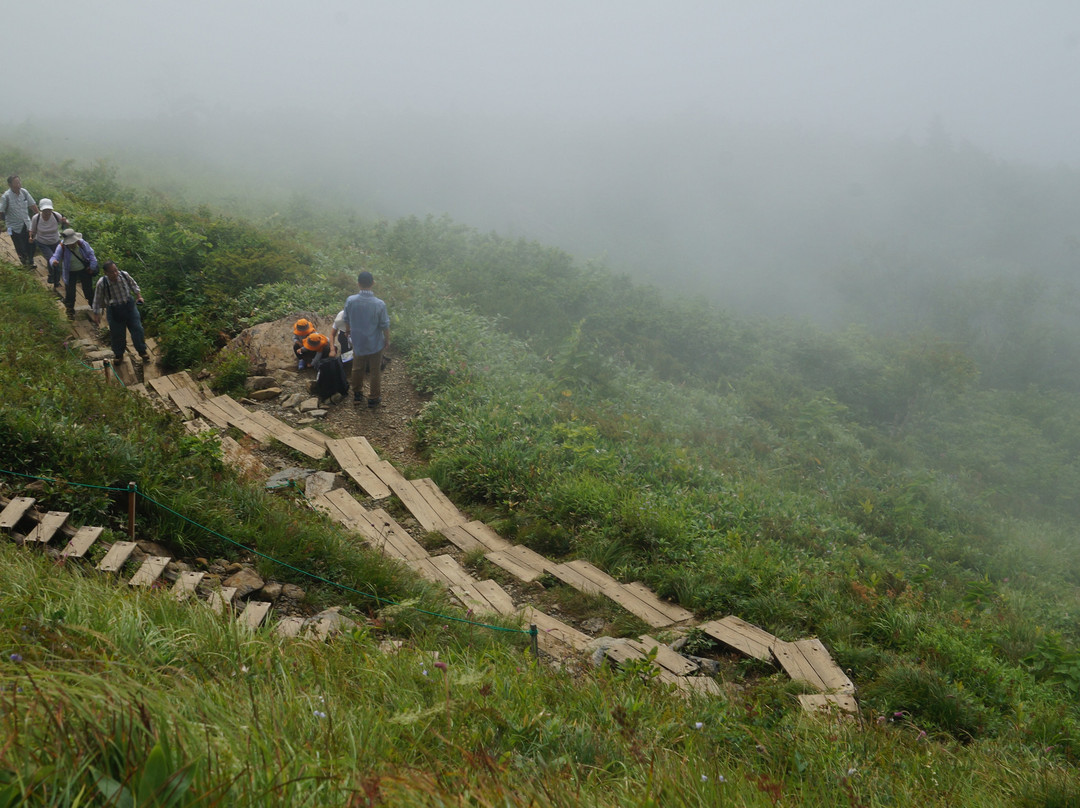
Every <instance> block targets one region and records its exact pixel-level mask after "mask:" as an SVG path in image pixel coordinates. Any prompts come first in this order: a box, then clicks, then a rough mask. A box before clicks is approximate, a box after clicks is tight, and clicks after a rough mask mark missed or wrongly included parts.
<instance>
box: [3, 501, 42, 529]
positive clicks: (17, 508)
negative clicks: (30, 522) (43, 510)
mask: <svg viewBox="0 0 1080 808" xmlns="http://www.w3.org/2000/svg"><path fill="white" fill-rule="evenodd" d="M35 502H37V500H36V499H34V498H33V497H15V498H14V499H12V500H11V502H9V503H8V504H7V505H6V506H5V508H4V510H3V511H0V530H6V531H11V530H12V529H14V527H15V526H16V525H17V524H19V520H21V519H22V518H23V516H25V515H26V512H27V511H28V510H30V509H31V508H32V507H33V506H34V503H35Z"/></svg>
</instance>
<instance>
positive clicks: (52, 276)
mask: <svg viewBox="0 0 1080 808" xmlns="http://www.w3.org/2000/svg"><path fill="white" fill-rule="evenodd" d="M58 246H59V242H57V243H56V244H42V243H41V242H40V241H35V242H34V248H35V249H36V250H37V251H38V252H39V253H41V254H42V255H43V256H45V266H47V267H48V268H49V283H60V268H59V267H54V266H53V265H52V257H53V253H54V252H56V248H57V247H58Z"/></svg>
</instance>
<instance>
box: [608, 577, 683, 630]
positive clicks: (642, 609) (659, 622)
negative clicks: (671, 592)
mask: <svg viewBox="0 0 1080 808" xmlns="http://www.w3.org/2000/svg"><path fill="white" fill-rule="evenodd" d="M604 595H606V596H607V597H609V598H611V599H612V600H613V601H615V602H616V603H618V604H619V605H620V606H622V607H623V608H624V609H626V611H628V612H630V614H632V615H634V616H635V617H639V618H641V619H642V620H644V621H645V622H646V623H648V624H649V625H650V626H652V627H653V628H662V627H663V626H670V625H671V624H672V622H673V621H672V619H671V618H670V617H668V616H667V615H666V614H664V613H663V612H661V611H658V610H656V609H654V608H653V607H652V606H650V605H649V604H648V603H646V602H645V601H643V600H641V598H639V597H638V596H637V595H636V594H635V593H634V592H633V591H631V590H629V589H627V588H626V587H625V586H623V585H622V584H619V585H618V586H616V587H605V589H604Z"/></svg>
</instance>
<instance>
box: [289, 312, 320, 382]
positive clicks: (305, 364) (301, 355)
mask: <svg viewBox="0 0 1080 808" xmlns="http://www.w3.org/2000/svg"><path fill="white" fill-rule="evenodd" d="M292 332H293V344H292V349H293V353H294V354H295V355H296V369H297V370H303V369H304V368H309V367H312V366H313V362H314V360H315V355H316V353H321V352H322V349H321V348H320V349H319V351H314V352H313V351H311V350H309V349H308V348H306V347H305V346H304V340H306V339H307V338H308V337H310V336H311V335H312V334H315V333H317V332H316V331H315V326H314V325H312V324H311V321H310V320H306V319H304V318H303V317H301V318H300V319H299V320H297V321H296V323H294V324H293V330H292ZM319 337H320V338H322V339H326V337H324V336H323V335H322V334H319Z"/></svg>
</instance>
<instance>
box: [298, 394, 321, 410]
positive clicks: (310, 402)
mask: <svg viewBox="0 0 1080 808" xmlns="http://www.w3.org/2000/svg"><path fill="white" fill-rule="evenodd" d="M317 409H319V399H317V398H314V397H313V398H308V399H304V400H303V401H301V402H300V412H311V411H312V410H317Z"/></svg>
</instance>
